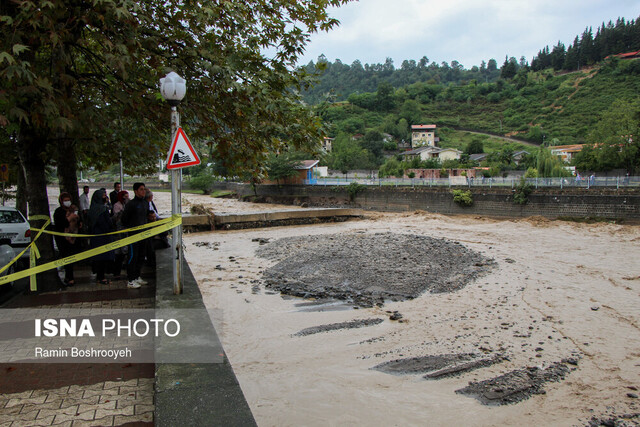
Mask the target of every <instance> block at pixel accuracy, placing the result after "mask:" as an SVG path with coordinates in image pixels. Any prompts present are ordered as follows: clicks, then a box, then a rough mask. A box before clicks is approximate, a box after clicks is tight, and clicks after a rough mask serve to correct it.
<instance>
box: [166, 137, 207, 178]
mask: <svg viewBox="0 0 640 427" xmlns="http://www.w3.org/2000/svg"><path fill="white" fill-rule="evenodd" d="M199 164H200V158H199V157H198V155H197V154H196V151H195V150H194V149H193V146H192V145H191V143H190V142H189V138H187V134H186V133H184V131H183V130H182V128H178V131H177V132H176V137H175V138H174V139H173V143H172V144H171V149H170V150H169V157H167V169H179V168H184V167H187V166H195V165H199Z"/></svg>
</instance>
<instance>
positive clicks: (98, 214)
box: [87, 189, 114, 285]
mask: <svg viewBox="0 0 640 427" xmlns="http://www.w3.org/2000/svg"><path fill="white" fill-rule="evenodd" d="M106 203H107V192H106V191H104V190H102V189H100V190H96V191H95V192H94V193H93V196H91V206H90V207H89V213H88V214H87V220H88V222H89V234H91V238H90V239H89V248H90V249H95V248H97V247H99V246H103V245H106V244H108V243H111V242H112V241H113V237H112V236H110V235H109V236H99V234H105V233H110V232H112V231H113V222H112V221H111V217H110V215H109V210H108V209H107V206H106ZM113 260H114V254H113V251H109V252H104V253H102V254H98V255H96V256H94V257H93V258H91V263H92V264H93V269H94V271H95V272H96V280H97V282H98V284H101V285H109V284H111V282H110V281H109V280H108V279H106V278H105V277H104V274H105V272H106V271H107V268H108V267H109V266H110V265H111V264H112V263H113Z"/></svg>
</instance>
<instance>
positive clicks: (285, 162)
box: [267, 153, 300, 185]
mask: <svg viewBox="0 0 640 427" xmlns="http://www.w3.org/2000/svg"><path fill="white" fill-rule="evenodd" d="M299 163H300V162H299V161H298V160H293V159H292V157H291V156H290V155H289V153H284V154H280V155H275V154H272V155H270V156H269V158H268V159H267V175H268V176H269V179H270V180H273V181H276V182H277V183H278V185H279V184H280V181H284V180H286V179H287V178H291V177H293V176H296V175H297V174H298V170H297V169H296V166H298V164H299Z"/></svg>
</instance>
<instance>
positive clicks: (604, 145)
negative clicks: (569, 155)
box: [574, 100, 640, 173]
mask: <svg viewBox="0 0 640 427" xmlns="http://www.w3.org/2000/svg"><path fill="white" fill-rule="evenodd" d="M637 135H640V102H638V101H635V102H628V101H624V100H616V101H615V102H614V103H613V104H612V105H611V108H609V109H608V110H607V111H605V112H604V113H603V114H602V115H601V116H600V120H599V121H598V122H597V124H596V125H595V126H594V128H593V131H592V132H591V133H590V135H589V140H590V141H591V142H592V143H591V144H588V145H586V146H585V147H584V148H583V149H582V151H581V152H579V153H577V155H576V156H575V158H574V165H575V166H576V167H577V168H578V169H579V170H588V171H596V172H599V171H606V170H610V169H626V170H627V171H628V172H629V173H636V172H638V171H640V138H639V137H637Z"/></svg>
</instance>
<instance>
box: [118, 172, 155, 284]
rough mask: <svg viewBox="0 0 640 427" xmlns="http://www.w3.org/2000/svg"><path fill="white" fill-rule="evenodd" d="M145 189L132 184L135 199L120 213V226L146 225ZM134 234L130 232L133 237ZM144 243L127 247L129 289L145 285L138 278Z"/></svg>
mask: <svg viewBox="0 0 640 427" xmlns="http://www.w3.org/2000/svg"><path fill="white" fill-rule="evenodd" d="M146 191H147V189H146V188H145V185H144V184H143V183H142V182H136V183H135V184H133V193H134V194H135V197H134V198H133V199H131V200H129V202H128V203H127V204H126V205H125V206H124V211H123V212H122V219H121V220H122V225H123V226H124V227H125V228H132V227H137V226H139V225H143V224H146V223H147V211H148V210H149V202H147V201H146V200H145V198H144V196H145V194H146ZM135 233H136V232H130V233H129V235H133V234H135ZM144 248H145V242H144V240H143V241H139V242H135V243H132V244H130V245H129V257H128V264H127V280H128V283H127V286H128V287H129V288H134V289H136V288H139V287H140V286H141V285H146V284H147V282H146V281H145V280H142V278H141V277H140V270H141V269H142V262H143V261H144Z"/></svg>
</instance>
